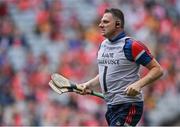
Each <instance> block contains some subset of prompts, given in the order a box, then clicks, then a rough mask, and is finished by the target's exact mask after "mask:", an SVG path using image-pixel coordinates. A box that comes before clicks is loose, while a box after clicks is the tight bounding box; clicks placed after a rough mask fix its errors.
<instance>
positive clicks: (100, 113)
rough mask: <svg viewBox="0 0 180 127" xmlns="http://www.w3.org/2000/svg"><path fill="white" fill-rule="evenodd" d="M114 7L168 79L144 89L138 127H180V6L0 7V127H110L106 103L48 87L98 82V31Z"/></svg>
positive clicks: (114, 2) (98, 1) (48, 1)
mask: <svg viewBox="0 0 180 127" xmlns="http://www.w3.org/2000/svg"><path fill="white" fill-rule="evenodd" d="M108 7H117V8H119V9H121V10H122V11H123V12H124V14H125V27H126V28H125V29H126V32H127V34H128V35H129V36H132V37H135V38H136V39H138V40H140V41H142V42H143V43H145V44H146V45H147V46H148V47H149V49H150V50H151V52H152V53H153V55H154V56H155V58H156V59H157V60H158V61H159V63H160V64H161V65H162V67H163V69H164V71H165V74H164V76H163V77H162V78H161V79H160V80H158V81H156V82H155V83H154V84H153V85H152V86H151V87H147V88H145V89H144V96H145V107H144V113H143V117H142V120H141V122H140V123H139V125H144V126H145V125H180V120H179V117H180V108H179V105H180V99H178V98H179V97H180V56H179V54H180V23H179V21H180V1H179V0H166V1H164V0H0V125H6V126H8V125H16V126H19V125H31V126H43V125H57V126H62V125H63V126H72V125H75V126H106V125H107V123H106V121H105V117H104V114H105V111H106V105H105V102H104V101H103V100H102V99H99V98H97V97H92V96H88V95H86V96H81V95H77V94H75V93H70V94H63V95H61V96H59V95H58V94H57V93H55V92H53V91H52V90H51V89H50V87H49V86H48V81H49V80H50V75H51V74H52V73H54V72H57V73H60V74H62V75H64V76H66V77H68V78H70V79H71V80H73V81H75V82H77V83H82V82H85V81H87V80H89V79H91V78H93V77H94V76H95V75H96V74H97V63H96V53H97V50H98V48H99V44H100V43H101V41H102V40H103V39H104V38H103V37H102V36H101V35H100V33H99V29H98V23H99V21H100V18H101V16H102V14H103V12H104V9H105V8H108ZM146 73H147V70H146V69H145V68H143V67H142V68H141V75H142V76H143V75H145V74H146Z"/></svg>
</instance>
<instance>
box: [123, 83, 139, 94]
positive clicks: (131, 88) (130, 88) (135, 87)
mask: <svg viewBox="0 0 180 127" xmlns="http://www.w3.org/2000/svg"><path fill="white" fill-rule="evenodd" d="M140 91H141V88H140V87H139V86H138V84H137V83H133V84H131V85H129V86H128V87H127V88H126V89H125V92H126V94H127V95H128V96H132V97H134V96H136V95H138V94H140Z"/></svg>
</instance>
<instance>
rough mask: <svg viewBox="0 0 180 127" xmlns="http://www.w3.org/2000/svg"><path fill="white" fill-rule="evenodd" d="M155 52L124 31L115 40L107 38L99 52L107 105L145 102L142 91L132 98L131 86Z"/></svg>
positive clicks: (100, 72)
mask: <svg viewBox="0 0 180 127" xmlns="http://www.w3.org/2000/svg"><path fill="white" fill-rule="evenodd" d="M151 60H152V55H151V54H150V52H149V50H148V49H147V47H146V46H145V45H143V44H142V43H140V42H138V41H136V40H133V39H132V38H130V37H127V36H126V35H125V33H124V32H122V33H120V34H119V35H118V36H117V37H115V38H114V39H113V40H108V39H106V40H104V41H103V42H102V43H101V46H100V48H99V51H98V57H97V62H98V68H99V81H100V85H101V88H102V92H103V93H104V96H105V100H106V102H107V104H111V105H116V104H121V103H125V102H137V101H143V97H142V92H141V94H139V95H137V96H135V97H130V96H127V95H126V93H125V89H126V87H127V86H128V85H130V84H132V83H134V82H136V81H137V80H139V67H140V65H143V66H146V65H147V64H148V63H149V62H150V61H151Z"/></svg>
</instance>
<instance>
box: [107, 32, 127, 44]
mask: <svg viewBox="0 0 180 127" xmlns="http://www.w3.org/2000/svg"><path fill="white" fill-rule="evenodd" d="M125 36H126V34H125V32H124V30H121V31H118V32H117V33H116V34H115V35H114V36H113V37H112V38H108V40H109V41H111V42H115V41H116V40H119V39H121V38H123V37H125Z"/></svg>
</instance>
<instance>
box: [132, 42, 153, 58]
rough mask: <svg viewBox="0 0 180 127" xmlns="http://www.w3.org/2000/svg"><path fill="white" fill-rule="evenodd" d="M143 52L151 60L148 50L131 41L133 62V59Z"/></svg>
mask: <svg viewBox="0 0 180 127" xmlns="http://www.w3.org/2000/svg"><path fill="white" fill-rule="evenodd" d="M143 50H145V52H146V53H147V54H148V55H149V56H150V57H151V58H152V55H151V53H150V52H149V50H148V48H147V47H146V46H145V45H144V44H143V43H141V42H139V41H133V42H132V56H133V58H134V60H135V58H136V57H137V56H138V55H139V53H141V52H142V51H143Z"/></svg>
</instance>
